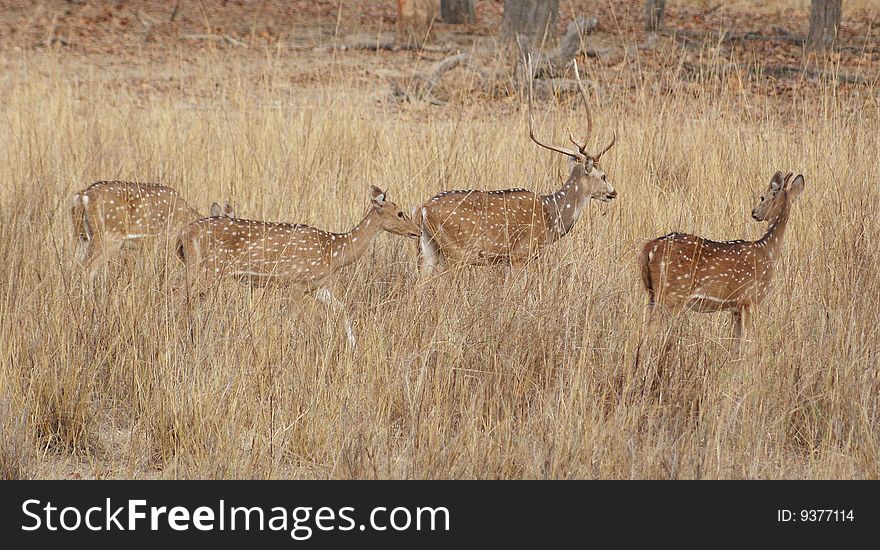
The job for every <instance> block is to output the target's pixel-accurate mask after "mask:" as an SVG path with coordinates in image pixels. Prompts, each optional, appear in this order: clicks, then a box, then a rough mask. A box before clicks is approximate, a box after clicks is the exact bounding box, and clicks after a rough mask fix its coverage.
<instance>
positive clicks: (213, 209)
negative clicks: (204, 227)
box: [211, 202, 223, 218]
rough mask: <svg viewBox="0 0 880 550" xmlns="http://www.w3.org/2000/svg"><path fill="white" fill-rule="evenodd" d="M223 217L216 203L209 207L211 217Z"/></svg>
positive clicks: (220, 208)
mask: <svg viewBox="0 0 880 550" xmlns="http://www.w3.org/2000/svg"><path fill="white" fill-rule="evenodd" d="M222 215H223V207H222V206H220V205H219V204H217V203H216V202H215V203H214V204H212V205H211V216H213V217H215V218H216V217H217V216H222Z"/></svg>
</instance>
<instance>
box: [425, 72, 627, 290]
mask: <svg viewBox="0 0 880 550" xmlns="http://www.w3.org/2000/svg"><path fill="white" fill-rule="evenodd" d="M574 72H575V78H576V81H577V85H578V91H579V93H580V96H581V99H582V100H583V103H584V107H585V109H586V117H587V137H589V136H590V134H591V133H592V131H593V118H592V115H591V113H590V106H589V102H588V100H587V93H586V91H585V90H584V86H583V84H582V83H581V79H580V74H579V73H578V69H577V63H575V65H574ZM528 107H529V138H531V140H532V141H533V142H535V143H536V144H537V145H539V146H540V147H543V148H545V149H549V150H550V151H555V152H557V153H562V154H563V155H566V156H567V157H568V158H569V159H570V161H571V171H570V174H569V176H568V179H567V180H566V181H565V183H564V184H563V185H562V187H561V188H560V189H559V190H558V191H556V192H555V193H551V194H548V195H540V194H538V193H535V192H533V191H529V190H527V189H521V188H516V189H505V190H499V191H479V190H456V191H444V192H442V193H439V194H437V195H435V196H434V197H433V198H431V199H430V200H428V201H427V202H426V203H424V204H423V205H421V206H420V207H418V208H416V210H415V211H414V217H417V218H418V222H419V224H420V225H421V237H420V240H419V271H420V272H421V273H422V274H423V275H430V274H431V273H432V272H433V271H434V269H435V267H436V266H437V265H438V264H439V263H440V262H441V261H446V262H455V263H459V264H466V265H490V264H500V265H504V266H505V267H507V268H508V273H509V272H510V270H514V269H518V268H520V267H522V265H523V264H525V263H526V262H527V261H528V260H530V259H531V258H533V257H535V256H537V254H538V253H539V252H540V251H541V249H543V248H544V247H545V246H547V245H548V244H551V243H553V242H555V241H557V240H559V239H561V238H562V237H564V236H565V235H567V234H568V233H569V232H570V231H571V230H572V228H573V227H574V225H575V223H577V221H578V219H579V218H580V216H581V214H582V213H583V211H584V207H585V206H586V205H587V203H588V202H589V200H590V199H597V200H601V201H603V202H609V201H611V200H612V199H614V198H615V197H616V196H617V191H615V190H614V187H612V185H611V184H610V183H609V182H608V180H607V176H606V175H605V172H603V171H602V170H601V169H600V168H599V159H600V158H601V157H602V155H604V154H605V153H606V152H608V150H609V149H611V147H612V146H613V145H614V141H615V140H614V139H612V140H611V142H610V143H609V144H608V145H607V146H606V147H605V148H604V149H602V150H601V151H600V152H599V154H597V155H592V154H590V153H589V152H588V151H587V148H586V139H585V140H584V143H583V144H580V143H578V142H577V141H576V140H575V138H574V135H573V134H572V133H571V131H569V139H570V140H571V142H572V143H573V144H574V145H575V148H574V149H566V148H563V147H557V146H553V145H546V144H544V143H541V142H540V141H539V140H538V138H537V137H535V129H534V126H535V122H534V117H533V115H532V90H531V86H530V87H529V92H528Z"/></svg>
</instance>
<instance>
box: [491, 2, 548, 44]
mask: <svg viewBox="0 0 880 550" xmlns="http://www.w3.org/2000/svg"><path fill="white" fill-rule="evenodd" d="M558 12H559V0H504V16H503V18H502V20H501V34H502V36H504V37H505V38H513V37H515V36H516V35H519V34H521V35H525V36H528V37H529V39H530V40H531V43H532V44H541V43H543V42H547V41H551V40H552V39H553V37H554V35H555V34H556V33H555V30H556V16H557V14H558Z"/></svg>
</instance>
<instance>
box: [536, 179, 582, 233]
mask: <svg viewBox="0 0 880 550" xmlns="http://www.w3.org/2000/svg"><path fill="white" fill-rule="evenodd" d="M579 169H580V166H576V167H575V169H574V170H572V173H571V175H570V176H568V179H567V180H566V181H565V184H564V185H563V186H562V188H560V189H559V191H556V192H555V193H553V194H550V195H542V196H541V199H542V202H543V204H544V210H545V211H546V212H547V214H548V215H549V224H550V230H551V232H552V233H553V234H554V236H555V237H556V238H557V239H559V238H562V237H564V236H565V235H566V234H567V233H568V232H569V231H571V230H572V228H573V227H574V224H576V223H577V221H578V219H579V218H580V217H581V212H582V211H583V209H584V206H586V204H587V202H588V201H589V200H590V197H589V196H588V195H587V193H586V192H585V189H584V185H583V183H581V182H579V181H578V178H577V176H576V175H575V170H579Z"/></svg>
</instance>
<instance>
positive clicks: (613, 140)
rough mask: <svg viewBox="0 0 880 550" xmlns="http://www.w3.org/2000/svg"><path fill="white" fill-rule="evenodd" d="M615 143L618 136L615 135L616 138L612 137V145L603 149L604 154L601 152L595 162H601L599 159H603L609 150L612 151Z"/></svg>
mask: <svg viewBox="0 0 880 550" xmlns="http://www.w3.org/2000/svg"><path fill="white" fill-rule="evenodd" d="M615 141H617V134H614V136H612V137H611V143H609V144H608V145H607V146H606V147H605V148H604V149H602V152H600V153H599V154H598V155H596V158H595V159H594V161H595V162H599V159H600V158H602V155H604V154H605V153H607V152H608V149H611V148H612V147H614V142H615Z"/></svg>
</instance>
